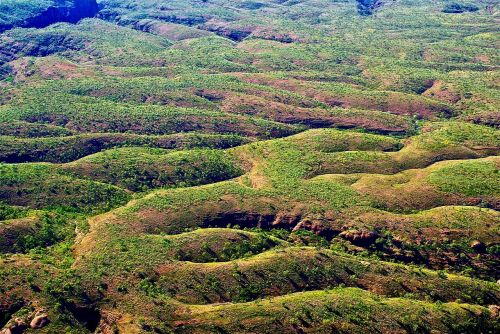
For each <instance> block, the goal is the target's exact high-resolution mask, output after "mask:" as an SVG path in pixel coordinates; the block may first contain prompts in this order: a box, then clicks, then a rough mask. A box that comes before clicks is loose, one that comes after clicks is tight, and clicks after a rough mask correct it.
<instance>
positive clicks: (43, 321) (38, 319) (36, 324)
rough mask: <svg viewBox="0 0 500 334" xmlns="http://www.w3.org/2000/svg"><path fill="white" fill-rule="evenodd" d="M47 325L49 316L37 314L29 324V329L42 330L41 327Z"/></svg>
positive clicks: (41, 313) (42, 313)
mask: <svg viewBox="0 0 500 334" xmlns="http://www.w3.org/2000/svg"><path fill="white" fill-rule="evenodd" d="M48 323H49V316H48V315H47V313H44V312H38V313H37V314H36V315H35V317H34V318H33V320H31V322H30V327H31V328H42V327H43V326H45V325H47V324H48Z"/></svg>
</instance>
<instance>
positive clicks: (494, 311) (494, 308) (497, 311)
mask: <svg viewBox="0 0 500 334" xmlns="http://www.w3.org/2000/svg"><path fill="white" fill-rule="evenodd" d="M488 309H489V310H490V317H491V318H492V319H496V318H498V317H499V315H500V306H498V305H490V306H488Z"/></svg>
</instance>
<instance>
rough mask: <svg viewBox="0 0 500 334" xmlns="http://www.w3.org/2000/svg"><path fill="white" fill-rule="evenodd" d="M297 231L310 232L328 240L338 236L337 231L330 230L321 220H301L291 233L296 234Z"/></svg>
mask: <svg viewBox="0 0 500 334" xmlns="http://www.w3.org/2000/svg"><path fill="white" fill-rule="evenodd" d="M299 230H306V231H311V232H313V233H314V234H316V235H319V236H322V237H325V238H326V239H328V240H330V239H332V238H333V237H334V236H335V235H336V234H338V231H335V230H332V229H331V228H330V227H328V226H326V225H325V224H324V222H322V221H321V220H317V219H310V218H305V219H303V220H301V221H300V222H299V223H298V224H297V225H296V226H295V227H294V229H293V230H292V231H293V232H296V231H299Z"/></svg>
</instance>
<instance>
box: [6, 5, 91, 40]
mask: <svg viewBox="0 0 500 334" xmlns="http://www.w3.org/2000/svg"><path fill="white" fill-rule="evenodd" d="M25 2H29V1H19V2H12V3H8V4H6V5H4V6H5V7H6V8H5V12H8V14H10V15H9V16H8V17H9V19H2V17H1V14H0V32H2V31H5V30H8V29H12V28H15V27H23V28H43V27H46V26H48V25H51V24H53V23H56V22H71V23H75V22H77V21H79V20H81V19H82V18H85V17H92V16H94V15H95V14H96V13H97V11H98V6H97V2H96V0H51V1H45V2H41V3H36V2H35V4H36V5H33V6H32V9H31V10H26V4H25ZM2 11H4V8H3V7H2Z"/></svg>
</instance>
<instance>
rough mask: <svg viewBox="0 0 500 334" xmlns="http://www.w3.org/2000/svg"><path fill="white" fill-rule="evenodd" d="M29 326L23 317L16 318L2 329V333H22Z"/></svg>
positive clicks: (0, 333)
mask: <svg viewBox="0 0 500 334" xmlns="http://www.w3.org/2000/svg"><path fill="white" fill-rule="evenodd" d="M27 328H28V326H27V325H26V323H25V322H24V320H23V319H21V318H15V319H13V320H11V321H10V322H9V323H7V325H6V326H5V328H4V329H2V331H0V334H22V333H24V331H25V330H26V329H27Z"/></svg>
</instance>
